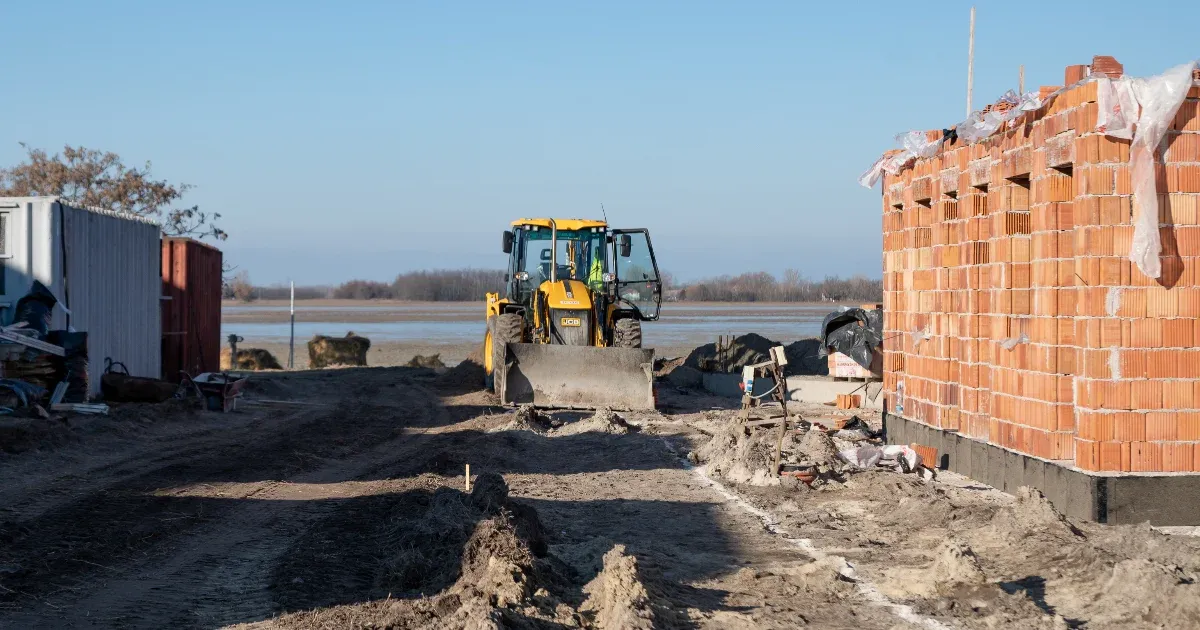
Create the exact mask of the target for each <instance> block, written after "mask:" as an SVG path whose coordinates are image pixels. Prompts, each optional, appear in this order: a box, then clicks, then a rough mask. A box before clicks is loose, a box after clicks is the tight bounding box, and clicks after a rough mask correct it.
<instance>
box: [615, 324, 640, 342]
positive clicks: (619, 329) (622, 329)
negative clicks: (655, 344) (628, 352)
mask: <svg viewBox="0 0 1200 630" xmlns="http://www.w3.org/2000/svg"><path fill="white" fill-rule="evenodd" d="M613 345H614V346H616V347H618V348H641V347H642V322H641V320H637V319H633V318H626V319H618V320H617V321H616V322H615V323H614V324H613Z"/></svg>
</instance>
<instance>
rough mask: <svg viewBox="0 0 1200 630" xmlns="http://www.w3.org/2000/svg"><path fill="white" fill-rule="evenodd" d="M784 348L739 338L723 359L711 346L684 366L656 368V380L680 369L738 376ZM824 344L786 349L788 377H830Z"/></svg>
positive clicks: (755, 337)
mask: <svg viewBox="0 0 1200 630" xmlns="http://www.w3.org/2000/svg"><path fill="white" fill-rule="evenodd" d="M779 345H784V344H781V343H779V342H777V341H772V340H770V339H767V338H766V337H763V336H762V335H757V334H754V333H750V334H746V335H742V336H740V337H735V338H734V339H733V344H732V346H731V347H730V348H729V349H727V350H726V351H725V352H724V354H723V357H719V356H718V354H717V344H715V343H709V344H705V345H703V346H700V347H698V348H696V349H694V350H692V352H691V354H689V355H688V356H687V358H686V359H684V360H683V361H682V362H679V361H672V362H664V363H663V364H662V365H661V366H659V365H655V369H656V372H655V374H656V376H660V377H662V376H666V375H667V374H669V373H670V372H671V371H672V370H673V369H674V368H676V367H677V366H678V365H680V364H682V365H683V366H686V367H689V368H692V369H695V370H700V371H702V372H731V373H738V372H741V371H742V368H743V367H745V366H747V365H753V364H755V363H762V362H764V361H767V360H769V359H770V352H771V348H773V347H775V346H779ZM820 350H821V340H819V339H801V340H799V341H794V342H792V343H790V344H787V345H784V348H783V352H784V355H785V356H786V357H787V360H788V364H787V366H786V367H785V368H784V370H783V372H784V374H786V375H788V376H794V375H795V376H799V375H817V376H825V375H827V374H829V360H828V359H827V358H826V357H822V356H820V354H819V353H820Z"/></svg>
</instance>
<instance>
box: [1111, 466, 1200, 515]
mask: <svg viewBox="0 0 1200 630" xmlns="http://www.w3.org/2000/svg"><path fill="white" fill-rule="evenodd" d="M1107 508H1108V513H1107V516H1108V522H1110V523H1115V524H1132V523H1142V522H1145V521H1150V523H1152V524H1154V525H1196V524H1198V523H1200V477H1197V476H1196V475H1163V476H1146V477H1111V478H1109V488H1108V504H1107Z"/></svg>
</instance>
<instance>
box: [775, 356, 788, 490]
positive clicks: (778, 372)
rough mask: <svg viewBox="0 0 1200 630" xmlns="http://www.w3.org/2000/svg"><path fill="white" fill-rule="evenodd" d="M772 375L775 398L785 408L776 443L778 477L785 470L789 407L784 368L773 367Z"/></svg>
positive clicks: (776, 472)
mask: <svg viewBox="0 0 1200 630" xmlns="http://www.w3.org/2000/svg"><path fill="white" fill-rule="evenodd" d="M771 373H772V375H773V376H774V377H775V396H776V397H778V398H779V404H780V406H781V407H783V419H782V420H780V421H779V439H778V440H777V441H776V442H775V462H774V467H775V470H774V472H775V475H776V476H778V475H779V473H780V472H781V471H782V468H783V462H782V459H783V437H784V436H785V435H787V427H788V420H789V418H788V406H787V381H786V380H785V379H784V376H783V368H781V367H779V364H777V363H776V364H773V365H772V366H771Z"/></svg>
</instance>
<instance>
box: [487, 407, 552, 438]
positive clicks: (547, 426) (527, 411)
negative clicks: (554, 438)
mask: <svg viewBox="0 0 1200 630" xmlns="http://www.w3.org/2000/svg"><path fill="white" fill-rule="evenodd" d="M552 428H554V426H553V425H552V424H551V421H550V416H547V415H546V414H544V413H542V412H540V411H538V410H537V408H536V407H534V406H533V405H521V406H520V407H519V408H517V410H516V411H515V412H514V413H513V414H512V420H509V421H508V422H506V423H505V424H502V425H500V426H498V427H496V428H494V429H492V431H493V432H495V431H531V432H533V433H540V434H543V435H544V434H546V433H548V432H549V431H550V430H551V429H552Z"/></svg>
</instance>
